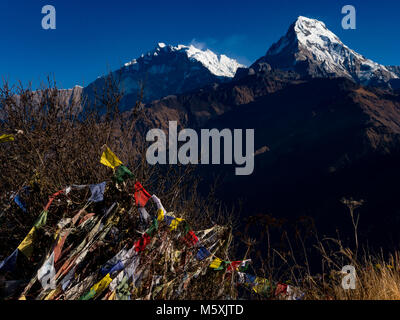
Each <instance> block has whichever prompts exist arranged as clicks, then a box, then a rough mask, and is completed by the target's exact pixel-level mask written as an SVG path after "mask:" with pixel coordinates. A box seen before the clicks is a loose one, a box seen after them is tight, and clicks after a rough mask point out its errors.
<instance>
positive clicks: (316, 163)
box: [128, 17, 400, 245]
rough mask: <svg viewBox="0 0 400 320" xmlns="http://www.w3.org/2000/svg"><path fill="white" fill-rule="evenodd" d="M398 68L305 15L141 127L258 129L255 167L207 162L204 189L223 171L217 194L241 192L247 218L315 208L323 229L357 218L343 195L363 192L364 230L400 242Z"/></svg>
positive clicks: (165, 102)
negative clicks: (239, 171) (242, 172)
mask: <svg viewBox="0 0 400 320" xmlns="http://www.w3.org/2000/svg"><path fill="white" fill-rule="evenodd" d="M398 71H399V68H397V67H385V66H383V65H380V64H377V63H375V62H372V61H371V60H368V59H366V58H364V57H363V56H362V55H359V54H357V53H356V52H355V51H353V50H351V49H349V48H348V47H347V46H345V45H344V44H343V43H342V42H340V40H339V39H338V38H337V37H336V36H335V35H334V34H333V33H331V32H330V31H329V30H328V29H326V27H325V25H324V24H323V23H322V22H319V21H317V20H312V19H308V18H304V17H299V19H298V20H297V21H296V22H295V23H294V24H293V25H292V26H290V28H289V31H288V33H287V34H286V36H284V37H283V38H282V39H281V40H279V41H278V42H277V44H274V45H273V46H272V47H271V48H270V49H269V50H268V52H267V53H266V55H265V56H264V57H261V58H260V59H258V60H257V61H256V62H255V63H254V64H252V65H251V66H250V67H249V68H243V67H241V68H238V70H237V72H236V75H235V77H233V78H232V79H231V80H230V81H222V82H213V83H210V84H208V85H205V86H203V87H201V88H198V89H194V90H191V91H189V92H185V93H183V94H175V95H168V96H165V97H163V98H161V99H157V100H154V101H151V102H149V103H146V104H145V106H144V108H143V114H144V118H143V119H141V120H140V121H139V123H138V126H137V128H138V130H140V131H141V132H142V133H143V134H145V133H146V131H147V130H148V129H149V128H163V129H165V130H167V128H168V121H170V120H174V121H178V123H179V125H180V127H182V128H183V127H190V128H195V129H200V128H217V129H220V130H221V129H224V128H238V129H241V128H242V129H246V128H254V129H255V148H256V150H257V151H256V152H255V154H256V158H255V171H254V173H253V175H251V176H247V177H237V176H234V174H233V172H234V170H233V169H232V167H230V166H199V168H198V172H199V174H200V176H201V177H202V178H203V184H202V187H203V189H204V191H205V193H207V191H208V190H209V186H210V184H212V183H213V182H214V181H215V177H217V176H218V177H219V178H220V180H219V181H220V186H219V187H218V188H217V189H216V194H217V195H218V197H220V199H223V201H224V202H225V203H227V204H232V203H237V201H238V200H239V199H240V200H241V204H242V205H243V207H244V208H245V209H244V211H243V213H242V214H243V216H244V217H246V216H249V215H256V214H266V213H271V214H273V215H275V216H279V217H285V218H289V217H291V218H295V217H300V216H311V217H313V218H314V219H316V221H318V223H319V225H320V226H321V225H323V226H324V227H323V228H322V230H323V231H324V232H325V231H326V230H330V231H332V232H335V231H336V230H335V228H336V227H339V228H340V229H341V230H346V228H350V227H351V224H350V221H348V216H347V215H348V213H347V212H346V208H345V207H344V206H343V205H342V204H341V203H340V199H341V198H342V197H348V198H349V197H355V198H358V199H364V200H366V203H365V205H364V206H363V208H362V219H361V222H360V230H363V231H362V232H361V233H362V234H360V237H364V239H372V237H374V239H375V240H377V241H376V243H379V244H381V243H382V242H379V241H380V240H382V238H385V239H386V240H387V239H388V237H389V234H390V235H391V238H390V241H393V242H395V241H397V240H400V237H399V236H398V233H397V226H398V223H399V222H400V207H399V206H398V200H397V199H398V196H397V191H396V190H397V184H398V181H399V179H400V170H399V168H398V163H399V162H398V160H400V92H399V91H398V90H396V89H395V87H393V85H392V84H393V83H396V81H397V80H398ZM128 114H129V112H128ZM327 216H329V217H330V218H329V219H327V218H326V217H327ZM350 231H351V230H350ZM383 235H384V236H385V237H383ZM386 240H385V241H386ZM382 241H383V240H382ZM385 244H387V243H385ZM392 244H393V243H391V245H392Z"/></svg>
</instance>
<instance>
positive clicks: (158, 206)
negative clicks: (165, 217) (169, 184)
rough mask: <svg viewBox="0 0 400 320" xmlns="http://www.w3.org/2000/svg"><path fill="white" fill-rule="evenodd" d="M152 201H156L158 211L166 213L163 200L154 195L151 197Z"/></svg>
mask: <svg viewBox="0 0 400 320" xmlns="http://www.w3.org/2000/svg"><path fill="white" fill-rule="evenodd" d="M151 199H152V200H153V201H154V203H155V204H156V206H157V210H158V211H160V210H163V212H165V209H164V207H163V205H162V203H161V200H160V199H159V198H158V197H157V196H156V195H154V194H153V195H152V196H151Z"/></svg>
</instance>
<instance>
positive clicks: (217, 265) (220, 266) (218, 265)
mask: <svg viewBox="0 0 400 320" xmlns="http://www.w3.org/2000/svg"><path fill="white" fill-rule="evenodd" d="M228 264H230V261H223V260H221V259H220V258H215V259H214V260H213V261H212V262H211V264H210V268H211V269H214V270H215V271H221V270H224V269H225V267H226V265H228Z"/></svg>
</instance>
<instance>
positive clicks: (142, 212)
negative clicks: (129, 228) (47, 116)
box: [139, 208, 150, 222]
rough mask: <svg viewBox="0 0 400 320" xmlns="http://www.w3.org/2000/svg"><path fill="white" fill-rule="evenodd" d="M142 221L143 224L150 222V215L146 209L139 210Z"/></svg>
mask: <svg viewBox="0 0 400 320" xmlns="http://www.w3.org/2000/svg"><path fill="white" fill-rule="evenodd" d="M139 214H140V219H141V220H142V221H143V222H148V221H149V220H150V215H149V213H148V212H147V210H146V209H145V208H139Z"/></svg>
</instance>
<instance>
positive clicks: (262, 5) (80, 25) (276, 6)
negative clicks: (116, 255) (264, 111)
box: [0, 0, 400, 88]
mask: <svg viewBox="0 0 400 320" xmlns="http://www.w3.org/2000/svg"><path fill="white" fill-rule="evenodd" d="M46 4H51V5H54V6H55V7H56V10H57V30H53V31H46V30H43V29H42V28H41V20H42V17H43V15H42V14H41V8H42V6H44V5H46ZM346 4H352V5H354V6H355V7H356V9H357V30H343V29H342V27H341V20H342V17H343V15H342V14H341V8H342V7H343V6H344V5H346ZM299 15H304V16H308V17H311V18H316V19H320V20H322V21H324V22H325V23H326V25H327V27H328V28H329V29H331V30H332V31H333V32H335V33H336V34H337V35H338V36H339V37H340V38H341V39H342V41H343V42H344V43H345V44H347V45H348V46H349V47H351V48H353V49H355V50H356V51H358V52H359V53H361V54H363V55H365V56H366V57H368V58H370V59H373V60H375V61H377V62H379V63H382V64H386V65H388V64H390V65H400V55H399V53H400V36H399V30H400V18H399V17H400V1H397V0H396V1H394V0H392V1H389V0H380V1H372V0H350V1H341V0H338V1H333V0H329V1H327V0H319V1H314V0H302V1H294V0H279V1H268V0H262V1H258V0H257V1H256V0H246V1H235V0H230V1H228V0H224V1H219V0H214V1H209V0H202V1H190V0H186V1H172V0H170V1H168V0H163V1H159V0H153V1H136V0H112V1H104V0H97V1H94V0H81V1H77V0H68V1H66V0H45V1H42V0H1V2H0V31H1V36H0V41H1V46H0V48H1V51H0V76H1V77H3V78H6V79H8V80H9V81H10V82H11V83H15V82H16V81H17V80H21V81H22V82H23V83H27V82H28V81H32V82H33V83H34V86H37V85H38V84H39V83H40V81H42V80H45V78H46V76H47V75H49V74H51V75H54V77H55V78H56V80H57V81H58V83H59V85H60V86H61V87H64V88H69V87H72V86H74V85H75V84H78V85H83V86H84V85H87V84H88V83H90V82H91V81H93V80H94V79H96V78H97V77H98V76H100V75H102V74H104V73H106V72H107V71H108V70H115V69H117V68H119V67H120V66H121V65H122V64H123V63H125V62H127V61H130V60H132V59H133V58H136V57H138V56H140V55H141V54H142V53H145V52H147V51H149V50H152V49H153V48H154V47H155V46H156V44H157V43H158V42H164V43H167V44H173V45H177V44H189V43H196V45H198V46H203V47H207V48H210V49H211V50H214V51H215V52H217V53H224V54H227V55H228V56H231V57H234V58H236V59H238V60H239V61H240V62H242V63H244V64H247V65H249V64H251V63H252V62H254V61H255V60H256V59H257V58H259V57H260V56H262V55H264V54H265V52H266V51H267V49H268V48H269V47H270V45H271V44H272V43H274V42H276V41H277V40H278V39H279V38H280V37H281V36H282V35H283V34H285V33H286V31H287V29H288V27H289V25H290V24H291V23H292V22H293V21H294V20H295V19H296V18H297V16H299Z"/></svg>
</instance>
